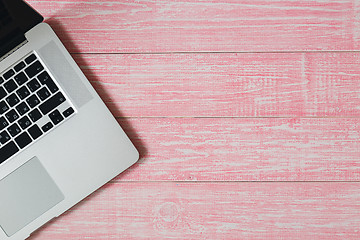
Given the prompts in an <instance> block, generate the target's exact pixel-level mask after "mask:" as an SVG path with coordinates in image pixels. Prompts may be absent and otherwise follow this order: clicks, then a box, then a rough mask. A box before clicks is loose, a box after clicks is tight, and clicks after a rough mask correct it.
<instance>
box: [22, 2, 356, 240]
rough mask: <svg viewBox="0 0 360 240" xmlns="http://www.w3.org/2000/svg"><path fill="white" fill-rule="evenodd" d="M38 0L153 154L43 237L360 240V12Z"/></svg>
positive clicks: (317, 5) (348, 7) (336, 7)
mask: <svg viewBox="0 0 360 240" xmlns="http://www.w3.org/2000/svg"><path fill="white" fill-rule="evenodd" d="M28 2H29V3H30V4H31V5H32V6H33V7H35V8H36V9H37V10H38V11H39V12H41V13H42V14H43V15H44V16H45V18H46V22H48V23H49V24H50V25H51V26H52V27H53V28H54V30H55V32H56V33H57V34H58V35H59V37H60V38H61V40H62V41H63V42H64V43H65V45H66V47H67V48H68V49H69V50H70V52H71V53H73V56H74V57H75V60H76V61H77V63H78V64H79V65H80V67H81V68H82V70H83V71H84V73H85V75H86V76H87V77H88V78H89V80H90V81H91V83H92V85H93V86H94V87H95V89H96V91H97V92H98V93H99V94H100V96H101V98H102V99H103V100H104V101H105V103H106V104H107V106H108V107H109V108H110V110H111V111H112V113H113V114H114V116H115V117H117V118H118V121H119V123H120V125H121V126H122V127H123V128H124V130H125V132H126V133H127V134H128V135H129V137H130V138H131V140H132V141H133V142H134V143H135V145H136V147H137V148H138V149H139V151H140V155H141V159H140V161H139V162H138V163H137V164H135V165H134V166H133V167H131V168H130V169H128V170H127V171H126V172H125V173H124V174H121V175H120V176H118V177H117V178H115V179H113V180H112V181H111V182H110V183H109V184H107V185H106V186H105V187H103V188H101V189H100V190H99V191H97V192H96V193H94V194H93V195H92V196H91V197H89V198H88V199H86V200H84V201H83V202H82V203H80V204H78V205H77V206H76V207H74V208H72V209H71V210H70V211H68V212H67V213H66V214H64V215H63V216H61V217H60V218H58V219H57V220H55V221H52V222H51V223H50V224H47V225H46V226H45V227H43V228H42V229H41V230H39V231H37V232H36V233H34V234H33V236H32V237H31V238H30V239H31V240H42V239H46V240H47V239H54V240H57V239H59V240H60V239H61V240H63V239H96V240H98V239H302V240H303V239H359V238H360V229H359V225H360V206H359V204H360V201H359V200H360V194H359V189H360V185H359V184H360V183H359V181H360V164H359V160H360V145H359V144H360V141H359V136H360V118H359V117H360V106H359V102H360V101H359V100H360V99H359V98H360V90H359V89H360V86H359V85H360V71H359V69H360V53H359V52H357V51H359V50H360V2H359V1H358V0H335V1H330V0H309V1H300V0H278V1H272V0H251V1H250V0H224V1H213V0H200V1H198V0H181V1H180V0H175V1H170V0H168V1H167V0H156V1H154V0H149V1H145V0H140V1H139V0H128V1H117V0H107V1H98V0H52V1H48V0H28ZM345 51H347V52H345ZM79 53H80V54H79ZM119 160H121V156H119ZM301 181H304V182H301ZM331 181H332V182H331Z"/></svg>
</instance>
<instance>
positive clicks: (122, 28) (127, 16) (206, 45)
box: [28, 0, 360, 53]
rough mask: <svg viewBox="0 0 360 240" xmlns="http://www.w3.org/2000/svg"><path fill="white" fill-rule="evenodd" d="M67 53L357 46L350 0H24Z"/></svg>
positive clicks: (356, 26)
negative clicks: (39, 13)
mask: <svg viewBox="0 0 360 240" xmlns="http://www.w3.org/2000/svg"><path fill="white" fill-rule="evenodd" d="M28 2H29V3H30V4H31V5H32V6H34V7H35V8H36V9H38V11H39V12H41V13H42V14H43V15H44V16H45V17H46V18H47V19H48V20H47V21H48V22H49V23H50V24H51V25H52V26H53V27H54V29H55V31H56V32H57V33H58V34H59V35H60V38H61V39H62V40H63V41H64V43H65V45H66V46H67V47H68V49H69V50H70V51H71V52H96V53H114V52H115V53H118V52H149V53H151V52H180V51H181V52H224V51H225V52H234V51H236V52H239V51H240V52H244V51H246V52H254V51H256V52H267V51H332V50H359V36H360V28H359V27H360V22H359V19H360V17H359V13H360V7H359V5H360V4H359V2H358V1H355V0H341V1H340V0H336V1H323V0H310V1H292V0H280V1H272V0H255V1H254V0H239V1H238V0H226V1H221V2H220V1H211V0H201V1H198V0H176V1H165V0H162V1H138V0H130V1H114V0H112V1H97V0H88V1H74V0H62V1H48V0H28Z"/></svg>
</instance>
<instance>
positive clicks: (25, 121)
mask: <svg viewBox="0 0 360 240" xmlns="http://www.w3.org/2000/svg"><path fill="white" fill-rule="evenodd" d="M18 124H19V125H20V127H21V128H22V129H23V130H24V129H26V128H28V127H30V125H31V121H30V119H29V118H28V117H26V116H25V117H23V118H21V119H20V120H19V121H18Z"/></svg>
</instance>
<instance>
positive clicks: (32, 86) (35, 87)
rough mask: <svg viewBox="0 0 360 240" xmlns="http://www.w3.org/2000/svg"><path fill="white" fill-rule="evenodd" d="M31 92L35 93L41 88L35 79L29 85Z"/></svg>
mask: <svg viewBox="0 0 360 240" xmlns="http://www.w3.org/2000/svg"><path fill="white" fill-rule="evenodd" d="M27 86H28V88H29V89H30V91H32V92H35V91H36V90H38V89H39V88H40V83H39V82H38V81H37V80H36V79H35V78H34V79H33V80H31V81H30V82H29V83H28V84H27Z"/></svg>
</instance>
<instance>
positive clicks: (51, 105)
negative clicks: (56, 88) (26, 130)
mask: <svg viewBox="0 0 360 240" xmlns="http://www.w3.org/2000/svg"><path fill="white" fill-rule="evenodd" d="M65 100H66V99H65V97H64V95H63V94H62V93H61V92H58V93H57V94H55V95H54V96H52V97H51V98H49V99H48V100H47V101H46V102H44V103H42V104H41V105H40V106H39V108H40V111H41V112H42V113H43V114H44V115H45V114H48V113H49V112H50V111H51V110H53V109H55V108H56V107H57V106H59V105H60V104H61V103H63V102H65Z"/></svg>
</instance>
